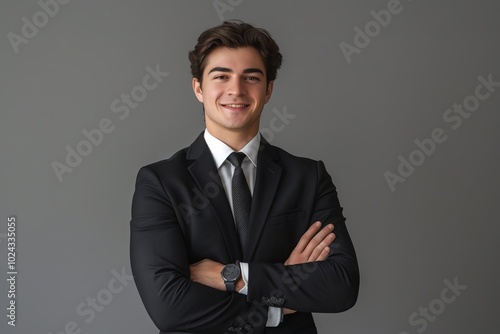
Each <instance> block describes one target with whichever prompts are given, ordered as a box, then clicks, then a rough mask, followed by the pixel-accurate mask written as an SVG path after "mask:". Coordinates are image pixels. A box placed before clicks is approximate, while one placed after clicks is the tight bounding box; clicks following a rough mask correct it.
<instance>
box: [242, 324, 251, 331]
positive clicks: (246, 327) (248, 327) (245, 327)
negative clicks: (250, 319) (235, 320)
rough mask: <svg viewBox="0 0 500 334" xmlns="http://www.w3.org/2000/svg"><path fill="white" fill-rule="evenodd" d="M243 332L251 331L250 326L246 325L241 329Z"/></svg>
mask: <svg viewBox="0 0 500 334" xmlns="http://www.w3.org/2000/svg"><path fill="white" fill-rule="evenodd" d="M243 329H244V330H246V331H249V330H251V329H252V326H250V325H249V324H246V325H245V326H244V327H243Z"/></svg>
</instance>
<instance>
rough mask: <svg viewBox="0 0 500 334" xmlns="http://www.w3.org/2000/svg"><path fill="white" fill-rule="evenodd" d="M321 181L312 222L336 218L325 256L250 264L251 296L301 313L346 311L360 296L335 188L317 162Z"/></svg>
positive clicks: (355, 268)
mask: <svg viewBox="0 0 500 334" xmlns="http://www.w3.org/2000/svg"><path fill="white" fill-rule="evenodd" d="M316 171H317V185H316V189H317V191H316V195H315V202H314V209H313V211H312V217H311V220H310V224H312V223H314V222H315V221H321V222H322V223H323V225H326V224H329V223H333V224H334V226H335V229H334V233H335V235H336V238H335V240H334V242H333V243H332V245H331V246H330V248H331V251H330V254H329V256H328V258H327V259H326V260H325V261H320V262H311V263H304V264H298V265H289V266H285V265H284V264H282V263H273V264H270V263H259V262H252V263H249V281H250V282H251V284H250V286H249V290H248V297H249V300H251V301H252V300H253V301H259V302H263V303H264V304H266V305H269V306H280V307H286V308H290V309H293V310H297V311H302V312H328V313H334V312H342V311H345V310H347V309H349V308H351V307H352V306H353V305H354V304H355V303H356V300H357V296H358V290H359V269H358V263H357V259H356V254H355V251H354V246H353V244H352V241H351V238H350V237H349V233H348V231H347V228H346V224H345V218H344V216H343V215H342V208H341V206H340V203H339V200H338V197H337V192H336V188H335V186H334V185H333V183H332V180H331V177H330V176H329V174H328V173H327V171H326V169H325V166H324V164H323V163H322V162H321V161H319V162H318V163H317V169H316Z"/></svg>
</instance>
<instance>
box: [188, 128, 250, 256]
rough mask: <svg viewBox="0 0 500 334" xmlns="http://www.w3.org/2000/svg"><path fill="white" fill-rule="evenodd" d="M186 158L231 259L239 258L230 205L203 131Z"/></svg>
mask: <svg viewBox="0 0 500 334" xmlns="http://www.w3.org/2000/svg"><path fill="white" fill-rule="evenodd" d="M186 159H188V160H193V163H192V164H191V165H190V166H189V167H188V170H189V172H190V173H191V175H192V176H193V178H194V180H195V181H196V183H197V185H198V187H199V189H200V191H201V193H202V194H204V195H205V197H206V199H207V200H208V203H209V205H210V208H211V210H212V212H213V213H214V215H215V217H216V218H217V222H218V223H219V227H220V229H221V233H222V235H223V236H224V240H225V241H226V247H227V250H228V253H229V257H230V259H231V261H232V262H233V263H234V262H235V261H236V260H241V259H242V253H241V246H240V242H239V238H238V233H237V232H236V227H235V225H234V220H233V215H232V213H231V207H230V206H229V202H228V200H227V196H226V192H225V191H224V187H223V186H222V182H221V180H220V176H219V173H218V171H217V168H216V166H215V163H214V159H213V156H212V153H211V152H210V149H209V148H208V145H207V143H206V142H205V138H204V137H203V133H202V134H201V135H200V136H198V138H197V139H196V140H195V141H194V143H193V144H192V145H191V146H190V147H189V149H188V152H187V156H186Z"/></svg>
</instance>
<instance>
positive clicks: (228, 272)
mask: <svg viewBox="0 0 500 334" xmlns="http://www.w3.org/2000/svg"><path fill="white" fill-rule="evenodd" d="M238 277H240V267H238V266H237V265H235V264H232V263H231V264H228V265H226V266H225V267H224V269H222V278H224V280H226V281H236V280H237V279H238Z"/></svg>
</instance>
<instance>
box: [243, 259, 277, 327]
mask: <svg viewBox="0 0 500 334" xmlns="http://www.w3.org/2000/svg"><path fill="white" fill-rule="evenodd" d="M240 270H241V278H242V279H243V282H245V286H244V287H243V288H242V289H241V290H240V291H238V293H241V294H242V295H248V263H245V262H240ZM282 319H283V310H282V309H281V307H273V306H269V308H268V309H267V322H266V327H277V326H278V325H279V324H280V323H281V321H282Z"/></svg>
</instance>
